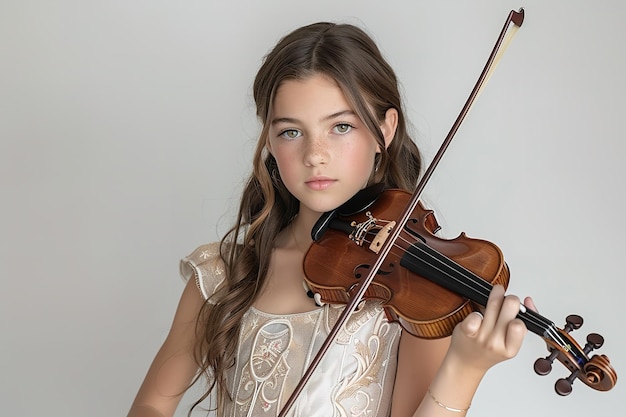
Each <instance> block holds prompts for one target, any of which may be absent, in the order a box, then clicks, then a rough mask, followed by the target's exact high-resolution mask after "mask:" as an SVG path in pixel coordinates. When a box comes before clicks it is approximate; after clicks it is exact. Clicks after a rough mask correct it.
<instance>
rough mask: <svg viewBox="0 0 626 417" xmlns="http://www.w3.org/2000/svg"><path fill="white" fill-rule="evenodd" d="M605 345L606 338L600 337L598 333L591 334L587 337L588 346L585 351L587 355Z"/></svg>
mask: <svg viewBox="0 0 626 417" xmlns="http://www.w3.org/2000/svg"><path fill="white" fill-rule="evenodd" d="M603 344H604V337H602V336H601V335H599V334H598V333H589V334H588V335H587V344H586V345H585V348H584V349H583V350H584V351H585V354H587V353H589V352H591V351H592V350H594V349H600V348H601V347H602V345H603Z"/></svg>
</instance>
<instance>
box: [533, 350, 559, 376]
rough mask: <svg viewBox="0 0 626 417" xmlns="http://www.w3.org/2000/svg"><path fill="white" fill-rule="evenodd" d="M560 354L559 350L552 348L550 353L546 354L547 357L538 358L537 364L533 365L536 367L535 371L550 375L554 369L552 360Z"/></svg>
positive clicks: (539, 373) (538, 373)
mask: <svg viewBox="0 0 626 417" xmlns="http://www.w3.org/2000/svg"><path fill="white" fill-rule="evenodd" d="M558 354H559V351H558V350H556V349H552V350H551V353H550V355H548V356H546V357H545V358H539V359H537V360H536V361H535V365H534V366H533V368H534V369H535V373H536V374H537V375H542V376H545V375H548V374H549V373H550V371H551V370H552V362H554V359H555V358H556V357H557V355H558Z"/></svg>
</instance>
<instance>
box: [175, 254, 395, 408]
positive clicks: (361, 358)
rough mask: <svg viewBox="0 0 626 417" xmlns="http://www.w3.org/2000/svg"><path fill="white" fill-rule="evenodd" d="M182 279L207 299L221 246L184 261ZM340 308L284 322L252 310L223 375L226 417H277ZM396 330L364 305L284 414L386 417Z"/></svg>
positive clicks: (220, 273) (219, 271)
mask: <svg viewBox="0 0 626 417" xmlns="http://www.w3.org/2000/svg"><path fill="white" fill-rule="evenodd" d="M180 270H181V275H182V276H183V278H184V279H195V280H196V283H197V284H198V287H199V289H200V291H201V292H202V295H203V296H204V297H205V298H208V296H209V295H211V294H212V293H213V291H214V290H215V288H216V287H217V286H218V285H219V283H220V282H221V281H222V280H223V278H224V268H223V265H222V263H221V260H220V258H219V256H218V244H217V243H212V244H208V245H203V246H200V247H199V248H197V249H196V250H195V251H194V252H193V253H191V254H190V255H189V256H187V257H186V258H184V259H182V260H181V265H180ZM343 307H344V306H331V305H325V306H323V307H320V308H318V309H316V310H313V311H310V312H306V313H299V314H288V315H273V314H267V313H264V312H262V311H259V310H258V309H255V308H251V309H250V310H248V311H247V312H246V314H245V316H244V321H243V325H242V328H241V332H240V334H239V344H238V350H237V357H236V363H235V366H234V367H232V368H230V370H229V371H228V373H227V381H228V384H229V387H228V389H229V391H230V392H231V394H232V395H233V399H234V401H233V402H229V403H227V404H222V405H221V410H220V412H219V413H218V414H219V415H223V416H225V417H240V416H271V417H274V416H277V415H278V413H279V412H280V410H281V409H282V406H283V405H284V403H285V402H286V401H287V399H288V398H289V396H290V395H291V393H292V392H293V390H294V388H295V387H296V385H297V384H298V382H299V381H300V378H301V377H302V374H303V373H304V372H305V371H306V368H307V366H308V365H309V363H310V361H311V359H312V358H313V357H314V356H315V354H316V353H317V352H318V350H319V348H320V346H321V345H322V344H323V343H324V341H325V340H326V337H327V335H328V333H329V332H330V330H331V329H332V326H333V324H334V323H335V322H336V320H337V318H338V317H339V315H340V314H341V311H342V309H343ZM399 339H400V326H399V325H398V324H397V323H391V322H389V321H388V320H387V318H386V316H385V313H384V311H383V309H382V308H381V307H380V305H379V304H378V303H375V302H370V301H368V302H366V303H365V305H364V306H363V307H362V308H361V309H360V310H359V311H357V312H355V313H354V314H353V315H352V317H350V319H349V320H348V322H347V323H346V325H345V327H344V328H343V329H342V330H341V331H340V332H339V334H338V336H337V338H336V341H335V342H334V343H333V344H332V345H331V347H330V348H329V350H328V352H327V353H326V355H325V356H324V358H323V359H322V361H321V362H320V364H319V366H318V368H317V369H316V370H315V372H314V373H313V375H312V376H311V379H310V380H309V382H308V383H307V384H306V385H305V387H304V390H303V391H302V393H301V394H300V395H299V397H298V399H297V401H296V402H295V403H294V405H293V407H292V408H291V410H290V412H289V414H288V415H289V416H291V417H296V416H297V417H318V416H319V417H333V416H336V417H339V416H353V417H357V416H358V417H366V416H367V417H370V416H372V417H373V416H376V417H382V416H387V415H388V414H389V409H390V406H391V393H392V389H393V382H394V378H395V372H396V364H397V350H398V342H399Z"/></svg>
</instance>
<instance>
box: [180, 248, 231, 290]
mask: <svg viewBox="0 0 626 417" xmlns="http://www.w3.org/2000/svg"><path fill="white" fill-rule="evenodd" d="M219 249H220V244H219V242H213V243H209V244H206V245H202V246H199V247H197V248H196V249H195V250H194V251H193V252H191V254H190V255H188V256H186V257H184V258H183V259H181V261H180V275H181V277H182V278H183V279H184V280H185V281H188V280H190V279H193V280H195V281H196V285H197V286H198V289H199V290H200V292H201V293H202V296H203V297H204V299H205V300H207V299H208V298H209V297H211V295H213V293H214V292H215V289H216V288H217V287H218V285H220V284H221V283H222V281H224V278H225V274H224V271H225V270H224V263H223V261H222V258H221V257H220V253H219Z"/></svg>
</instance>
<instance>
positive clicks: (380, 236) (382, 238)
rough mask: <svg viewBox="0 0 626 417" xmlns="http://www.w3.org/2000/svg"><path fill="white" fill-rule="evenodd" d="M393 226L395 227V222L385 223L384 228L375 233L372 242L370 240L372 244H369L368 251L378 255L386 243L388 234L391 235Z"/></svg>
mask: <svg viewBox="0 0 626 417" xmlns="http://www.w3.org/2000/svg"><path fill="white" fill-rule="evenodd" d="M395 226H396V222H394V221H391V222H389V223H387V224H386V225H385V226H384V227H381V228H380V230H379V231H378V233H376V236H375V237H374V240H372V243H370V250H371V251H372V252H374V253H378V252H379V251H380V248H382V247H383V244H384V243H385V242H386V241H387V238H388V237H389V234H390V233H391V231H392V230H393V228H394V227H395Z"/></svg>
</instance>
